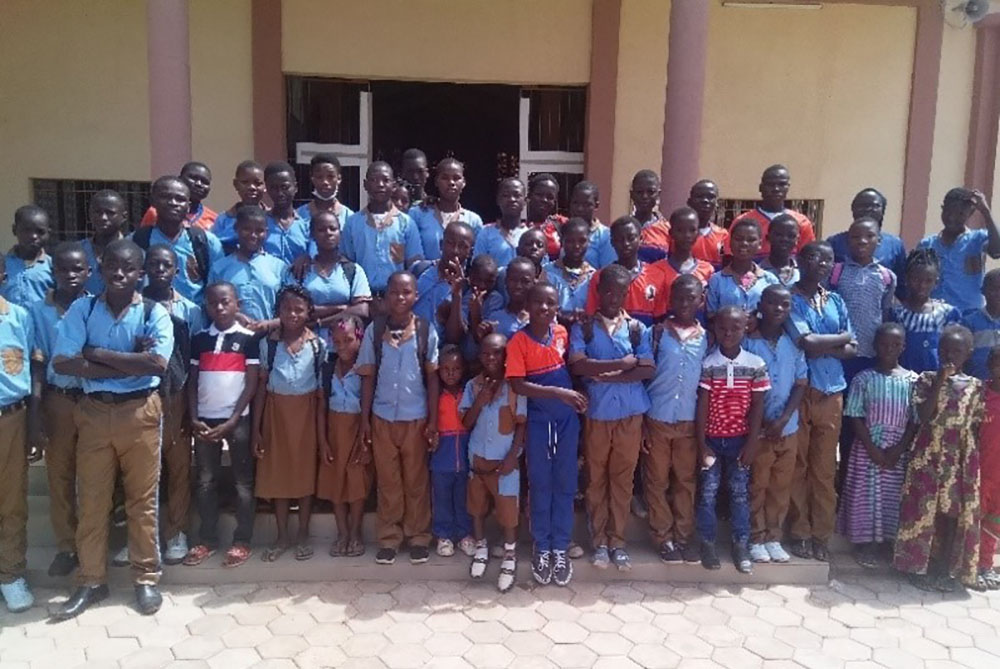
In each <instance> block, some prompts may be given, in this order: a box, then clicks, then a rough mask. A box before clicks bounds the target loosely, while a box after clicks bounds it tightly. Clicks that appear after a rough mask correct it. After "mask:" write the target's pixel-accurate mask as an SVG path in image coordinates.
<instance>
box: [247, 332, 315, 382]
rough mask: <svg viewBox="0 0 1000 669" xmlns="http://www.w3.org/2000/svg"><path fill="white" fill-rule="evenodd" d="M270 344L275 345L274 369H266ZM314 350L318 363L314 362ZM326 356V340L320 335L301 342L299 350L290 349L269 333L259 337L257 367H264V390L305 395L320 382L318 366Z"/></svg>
mask: <svg viewBox="0 0 1000 669" xmlns="http://www.w3.org/2000/svg"><path fill="white" fill-rule="evenodd" d="M310 342H316V343H315V344H313V343H310ZM272 346H274V347H275V350H274V369H268V365H267V362H268V357H269V356H268V349H269V348H270V347H272ZM317 353H318V355H319V364H318V363H317V362H316V355H317ZM325 360H326V344H324V343H323V340H322V339H320V338H319V337H312V338H310V339H307V340H306V341H304V342H302V348H301V349H300V350H299V352H298V353H290V352H289V350H288V347H287V346H285V342H283V341H279V340H276V339H272V338H271V337H264V338H263V339H261V340H260V368H261V369H262V370H267V392H269V393H274V394H275V395H308V394H309V393H312V392H315V391H316V389H317V388H319V387H320V384H321V383H322V377H323V375H322V372H321V371H319V370H320V369H321V363H322V362H323V361H325ZM317 372H319V373H317Z"/></svg>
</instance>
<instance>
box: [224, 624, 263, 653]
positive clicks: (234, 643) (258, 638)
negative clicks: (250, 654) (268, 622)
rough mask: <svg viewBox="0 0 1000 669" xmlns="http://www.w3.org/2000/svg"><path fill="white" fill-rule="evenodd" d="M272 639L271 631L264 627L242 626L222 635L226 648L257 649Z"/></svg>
mask: <svg viewBox="0 0 1000 669" xmlns="http://www.w3.org/2000/svg"><path fill="white" fill-rule="evenodd" d="M270 638H272V635H271V630H269V629H268V628H267V627H265V626H264V625H241V626H240V627H236V628H234V629H231V630H229V631H228V632H226V633H225V634H223V635H222V643H223V645H225V646H226V648H256V647H257V646H259V645H261V644H262V643H264V642H265V641H267V640H268V639H270Z"/></svg>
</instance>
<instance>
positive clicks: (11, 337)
mask: <svg viewBox="0 0 1000 669" xmlns="http://www.w3.org/2000/svg"><path fill="white" fill-rule="evenodd" d="M34 345H35V324H34V322H33V320H32V318H31V314H29V313H28V310H27V309H25V308H24V307H22V306H21V305H19V304H14V303H13V302H8V301H7V299H6V298H4V297H2V296H0V361H2V363H3V374H0V407H5V406H8V405H11V404H16V403H17V402H20V401H21V400H23V399H24V398H25V397H27V396H28V395H30V394H31V351H32V348H33V347H34ZM5 485H12V483H10V482H8V483H6V484H5Z"/></svg>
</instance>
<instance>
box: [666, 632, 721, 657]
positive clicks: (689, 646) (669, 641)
mask: <svg viewBox="0 0 1000 669" xmlns="http://www.w3.org/2000/svg"><path fill="white" fill-rule="evenodd" d="M663 645H664V646H666V647H667V648H669V649H670V650H672V651H673V652H675V653H677V654H678V655H679V656H681V657H682V658H691V657H695V658H709V657H711V656H712V651H713V650H714V649H713V648H712V647H711V646H710V645H709V644H707V643H706V642H705V641H704V640H703V639H701V638H699V637H698V636H697V635H695V634H668V635H667V638H666V639H665V640H664V641H663Z"/></svg>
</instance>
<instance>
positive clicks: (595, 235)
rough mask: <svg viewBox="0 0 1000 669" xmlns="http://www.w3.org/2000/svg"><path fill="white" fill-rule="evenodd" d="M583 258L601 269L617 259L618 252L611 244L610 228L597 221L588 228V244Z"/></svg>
mask: <svg viewBox="0 0 1000 669" xmlns="http://www.w3.org/2000/svg"><path fill="white" fill-rule="evenodd" d="M583 259H584V260H586V261H587V262H588V263H590V266H591V267H594V268H596V269H603V268H605V267H607V266H608V265H610V264H611V263H613V262H615V261H616V260H618V252H617V251H615V248H614V247H613V246H611V228H609V227H608V226H606V225H604V224H603V223H598V224H597V226H596V227H594V228H592V229H591V230H590V244H589V246H587V253H586V254H585V255H584V256H583Z"/></svg>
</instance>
